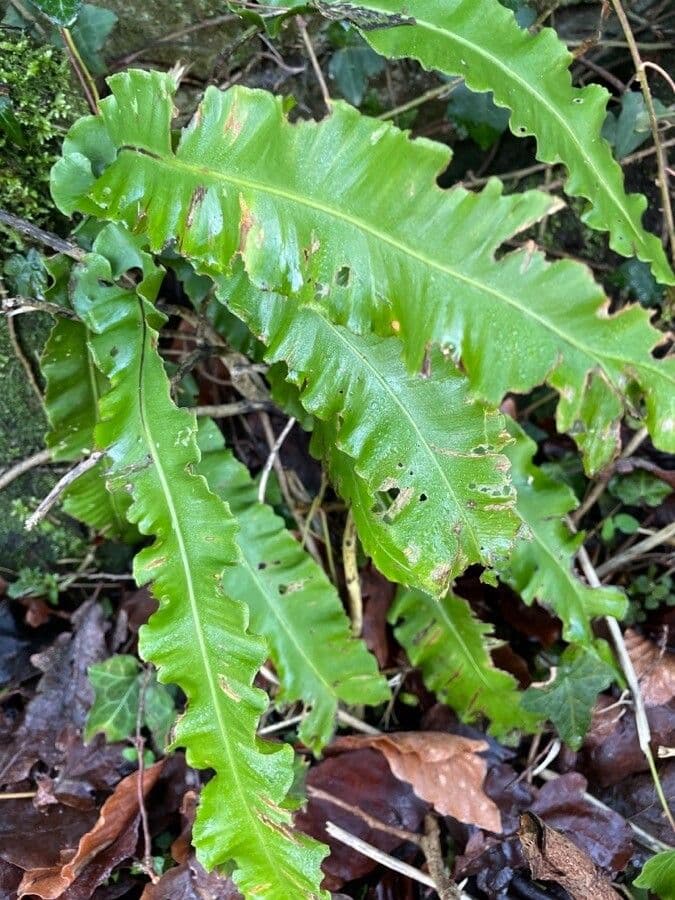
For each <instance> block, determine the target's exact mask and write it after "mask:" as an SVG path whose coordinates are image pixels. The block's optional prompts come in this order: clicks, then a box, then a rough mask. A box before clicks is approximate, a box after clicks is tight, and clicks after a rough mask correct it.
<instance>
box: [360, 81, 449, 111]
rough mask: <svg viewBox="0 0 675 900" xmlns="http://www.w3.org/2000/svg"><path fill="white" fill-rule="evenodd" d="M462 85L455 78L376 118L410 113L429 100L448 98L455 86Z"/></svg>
mask: <svg viewBox="0 0 675 900" xmlns="http://www.w3.org/2000/svg"><path fill="white" fill-rule="evenodd" d="M461 83H462V79H461V78H456V79H455V80H454V81H448V82H446V83H445V84H440V85H438V86H437V87H435V88H431V89H430V90H428V91H425V92H424V93H423V94H420V95H419V96H418V97H413V99H412V100H408V102H407V103H402V104H401V105H400V106H395V107H394V108H393V109H388V110H387V111H386V112H383V113H380V115H379V116H377V118H378V119H382V120H385V119H394V118H396V116H400V115H401V113H405V112H410V110H411V109H416V108H417V107H418V106H422V104H423V103H428V102H429V100H440V99H442V98H444V97H446V96H449V95H450V94H451V93H452V92H453V91H454V89H455V88H456V87H457V85H459V84H461Z"/></svg>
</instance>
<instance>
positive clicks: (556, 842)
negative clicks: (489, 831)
mask: <svg viewBox="0 0 675 900" xmlns="http://www.w3.org/2000/svg"><path fill="white" fill-rule="evenodd" d="M518 837H519V838H520V844H521V847H522V849H523V853H524V855H525V859H526V860H527V864H528V865H529V867H530V871H531V872H532V877H533V878H534V879H536V880H541V881H554V882H555V883H556V884H559V885H560V886H561V887H563V888H565V890H566V891H567V892H568V894H570V896H571V897H573V898H574V900H618V894H617V892H616V891H615V890H614V889H613V887H612V884H611V882H610V881H609V879H608V878H606V877H605V876H604V875H602V874H600V873H599V872H598V870H597V869H596V868H595V866H594V864H593V861H592V860H591V858H590V857H589V856H587V855H586V853H584V852H583V850H580V849H579V848H578V847H577V846H576V845H575V844H573V843H572V841H570V840H569V838H566V837H565V835H563V834H560V832H558V831H556V830H555V829H554V828H551V827H550V826H548V825H545V824H544V823H543V822H542V821H541V819H540V818H539V817H538V816H535V815H534V813H531V812H526V813H523V815H522V816H521V817H520V828H519V830H518Z"/></svg>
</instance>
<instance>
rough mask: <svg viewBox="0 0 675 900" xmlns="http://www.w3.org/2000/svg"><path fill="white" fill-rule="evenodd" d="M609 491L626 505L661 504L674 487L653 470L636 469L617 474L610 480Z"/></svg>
mask: <svg viewBox="0 0 675 900" xmlns="http://www.w3.org/2000/svg"><path fill="white" fill-rule="evenodd" d="M609 492H610V494H611V495H612V496H613V497H616V499H617V500H620V501H621V502H622V503H625V504H626V506H642V505H643V504H647V506H660V505H661V504H662V503H663V501H664V500H665V499H666V497H669V496H670V494H672V492H673V489H672V487H671V486H670V485H669V484H667V483H666V482H665V481H662V480H661V479H660V478H657V477H656V475H652V473H651V472H646V471H645V470H644V469H636V470H635V471H634V472H628V473H627V474H625V475H615V476H614V477H613V478H612V479H611V481H610V482H609Z"/></svg>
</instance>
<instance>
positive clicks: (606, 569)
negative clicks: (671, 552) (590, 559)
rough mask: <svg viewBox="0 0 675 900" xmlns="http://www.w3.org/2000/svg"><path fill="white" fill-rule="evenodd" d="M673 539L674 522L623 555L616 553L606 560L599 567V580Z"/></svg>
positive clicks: (674, 534) (674, 533) (674, 535)
mask: <svg viewBox="0 0 675 900" xmlns="http://www.w3.org/2000/svg"><path fill="white" fill-rule="evenodd" d="M673 537H675V522H671V523H670V525H666V526H664V527H663V528H661V529H660V530H659V531H655V532H654V534H650V535H649V537H647V538H645V539H644V541H640V543H639V544H633V546H632V547H629V548H628V550H625V551H624V552H623V553H617V555H616V556H613V557H612V559H608V560H607V561H606V562H604V563H602V565H599V566H598V567H597V573H598V575H599V576H600V577H601V578H604V577H605V576H606V575H609V574H610V573H611V572H615V571H616V570H617V569H620V568H621V567H622V566H623V565H624V564H625V563H627V562H630V561H631V560H633V559H635V558H636V557H638V556H643V555H644V554H645V553H649V551H650V550H653V549H654V548H655V547H658V546H659V545H660V544H665V543H667V542H668V541H670V540H671V539H672V538H673Z"/></svg>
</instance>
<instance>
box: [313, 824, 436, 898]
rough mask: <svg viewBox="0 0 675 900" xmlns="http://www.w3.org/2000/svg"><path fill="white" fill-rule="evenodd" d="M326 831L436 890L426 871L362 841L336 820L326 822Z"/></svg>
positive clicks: (362, 852)
mask: <svg viewBox="0 0 675 900" xmlns="http://www.w3.org/2000/svg"><path fill="white" fill-rule="evenodd" d="M326 831H327V833H328V834H329V835H330V837H332V838H335V840H336V841H340V843H341V844H346V845H347V846H348V847H351V848H352V849H353V850H356V852H357V853H360V854H361V855H362V856H365V857H367V858H368V859H373V860H375V862H378V863H380V865H382V866H386V867H387V869H391V870H392V871H394V872H399V873H400V874H401V875H406V876H407V877H408V878H412V879H413V881H417V882H419V884H425V885H426V886H427V887H430V888H434V890H435V889H436V883H435V882H434V880H433V878H431V877H430V876H429V875H427V874H426V873H425V872H420V870H419V869H416V868H415V867H414V866H409V865H408V863H404V862H402V861H401V860H400V859H396V857H395V856H389V854H388V853H384V852H383V851H382V850H380V849H378V848H377V847H373V845H372V844H368V843H367V842H366V841H362V840H361V838H358V837H356V835H353V834H350V833H349V832H348V831H345V830H344V828H340V826H339V825H336V824H335V823H334V822H330V821H328V822H326Z"/></svg>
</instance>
